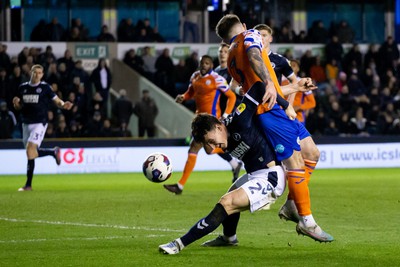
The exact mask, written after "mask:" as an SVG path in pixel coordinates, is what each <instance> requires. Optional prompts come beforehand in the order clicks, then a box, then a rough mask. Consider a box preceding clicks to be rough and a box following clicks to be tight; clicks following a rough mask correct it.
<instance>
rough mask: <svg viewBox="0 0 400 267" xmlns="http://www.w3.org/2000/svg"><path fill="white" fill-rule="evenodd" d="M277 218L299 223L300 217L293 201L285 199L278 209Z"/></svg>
mask: <svg viewBox="0 0 400 267" xmlns="http://www.w3.org/2000/svg"><path fill="white" fill-rule="evenodd" d="M278 216H279V218H281V219H283V220H286V221H292V222H295V223H298V222H299V221H300V215H299V213H298V211H297V208H296V204H295V203H294V200H293V199H287V200H286V202H285V204H283V205H282V207H281V208H280V209H279V212H278Z"/></svg>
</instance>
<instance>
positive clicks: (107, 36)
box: [97, 25, 115, 42]
mask: <svg viewBox="0 0 400 267" xmlns="http://www.w3.org/2000/svg"><path fill="white" fill-rule="evenodd" d="M97 42H115V37H114V35H112V34H111V33H110V32H109V31H108V26H107V25H103V26H102V27H101V32H100V34H99V35H98V36H97Z"/></svg>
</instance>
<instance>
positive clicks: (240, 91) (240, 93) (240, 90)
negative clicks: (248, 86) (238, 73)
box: [239, 87, 245, 96]
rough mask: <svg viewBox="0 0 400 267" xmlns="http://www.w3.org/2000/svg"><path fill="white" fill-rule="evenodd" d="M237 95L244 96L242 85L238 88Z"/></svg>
mask: <svg viewBox="0 0 400 267" xmlns="http://www.w3.org/2000/svg"><path fill="white" fill-rule="evenodd" d="M239 95H241V96H244V95H245V92H244V89H243V87H240V89H239Z"/></svg>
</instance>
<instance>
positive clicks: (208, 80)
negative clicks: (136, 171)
mask: <svg viewBox="0 0 400 267" xmlns="http://www.w3.org/2000/svg"><path fill="white" fill-rule="evenodd" d="M221 94H225V96H226V97H227V103H226V109H225V111H224V114H221V113H222V111H221V109H220V103H219V99H220V95H221ZM189 99H194V101H195V103H196V113H208V114H211V115H213V116H215V117H217V118H220V117H221V115H222V117H227V116H228V114H230V113H231V112H232V111H233V108H234V105H235V101H236V96H235V93H233V92H232V91H231V90H230V89H229V86H228V83H227V81H226V80H225V78H224V77H222V76H220V75H219V74H217V73H216V72H215V71H214V70H213V59H212V57H210V56H208V55H204V56H202V57H201V60H200V69H199V70H197V71H195V72H194V73H193V74H192V76H191V78H190V84H189V88H188V90H187V91H186V92H185V93H184V94H182V95H178V96H177V97H176V99H175V101H176V102H178V103H182V102H183V101H185V100H189ZM202 147H203V146H202V144H199V143H197V142H195V141H194V140H191V142H190V148H189V152H188V158H187V161H186V164H185V167H184V169H183V173H182V177H181V179H180V180H179V181H178V183H177V184H170V185H164V188H165V189H167V190H168V191H170V192H173V193H175V194H177V195H179V194H181V193H182V190H183V187H184V186H185V184H186V182H187V180H188V179H189V176H190V174H191V173H192V171H193V169H194V166H195V164H196V160H197V153H198V152H199V151H200V149H201V148H202ZM218 155H220V154H218ZM221 157H222V158H224V159H225V160H227V161H228V162H229V163H230V164H231V167H232V172H233V173H234V178H235V174H236V176H237V175H238V174H239V171H240V168H241V167H242V163H241V162H240V161H239V160H237V159H236V158H233V157H231V156H230V155H229V154H227V155H225V156H223V155H221Z"/></svg>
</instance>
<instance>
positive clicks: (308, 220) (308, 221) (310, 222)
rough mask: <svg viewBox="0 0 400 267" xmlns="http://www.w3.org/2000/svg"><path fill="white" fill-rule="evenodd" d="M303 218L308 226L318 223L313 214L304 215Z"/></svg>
mask: <svg viewBox="0 0 400 267" xmlns="http://www.w3.org/2000/svg"><path fill="white" fill-rule="evenodd" d="M301 220H302V221H303V223H304V225H305V226H306V227H312V226H314V225H316V224H317V223H316V222H315V220H314V217H313V216H312V214H310V215H307V216H302V217H301Z"/></svg>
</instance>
